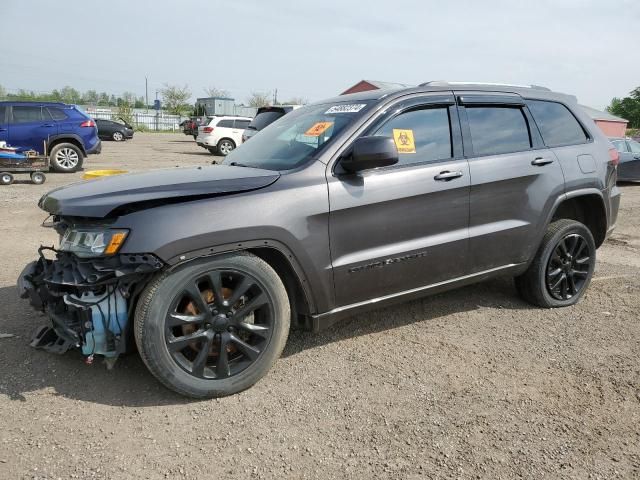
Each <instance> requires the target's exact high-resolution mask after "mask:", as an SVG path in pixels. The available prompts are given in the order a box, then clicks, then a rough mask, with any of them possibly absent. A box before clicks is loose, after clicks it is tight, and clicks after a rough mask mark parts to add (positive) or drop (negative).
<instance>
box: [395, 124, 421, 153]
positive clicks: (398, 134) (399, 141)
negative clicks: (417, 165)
mask: <svg viewBox="0 0 640 480" xmlns="http://www.w3.org/2000/svg"><path fill="white" fill-rule="evenodd" d="M393 141H394V142H396V148H397V149H398V153H416V144H415V142H414V140H413V130H400V129H398V128H394V129H393Z"/></svg>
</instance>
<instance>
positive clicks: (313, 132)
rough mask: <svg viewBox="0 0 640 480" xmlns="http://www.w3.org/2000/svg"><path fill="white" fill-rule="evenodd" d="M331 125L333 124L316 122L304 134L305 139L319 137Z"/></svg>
mask: <svg viewBox="0 0 640 480" xmlns="http://www.w3.org/2000/svg"><path fill="white" fill-rule="evenodd" d="M331 125H333V122H317V123H315V124H314V125H313V126H312V127H311V128H310V129H309V130H307V131H306V132H304V134H305V135H306V136H307V137H319V136H320V135H322V134H323V133H324V132H326V131H327V130H329V128H331Z"/></svg>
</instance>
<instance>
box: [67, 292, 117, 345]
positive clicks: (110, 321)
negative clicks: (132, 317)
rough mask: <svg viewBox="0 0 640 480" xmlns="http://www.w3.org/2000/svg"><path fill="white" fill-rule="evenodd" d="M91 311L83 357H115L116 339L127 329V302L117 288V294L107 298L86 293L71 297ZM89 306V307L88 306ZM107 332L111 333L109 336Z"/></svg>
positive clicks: (86, 327) (86, 328)
mask: <svg viewBox="0 0 640 480" xmlns="http://www.w3.org/2000/svg"><path fill="white" fill-rule="evenodd" d="M69 297H71V299H72V303H75V302H73V300H79V303H80V302H81V303H83V304H84V305H86V306H87V308H89V309H91V325H85V330H86V332H87V333H86V334H85V342H84V344H83V345H82V353H83V355H87V356H88V355H104V356H105V357H115V356H117V355H118V353H117V351H116V343H115V337H116V336H120V334H121V333H122V332H123V331H124V330H125V329H126V327H127V321H128V319H127V301H126V300H125V298H124V297H123V296H122V294H121V293H120V291H119V290H118V289H117V288H116V289H115V292H114V293H112V294H110V295H108V296H107V297H106V298H105V294H102V295H94V294H93V293H89V292H86V293H84V294H82V296H76V295H69ZM87 304H88V305H87ZM107 332H111V334H108V333H107Z"/></svg>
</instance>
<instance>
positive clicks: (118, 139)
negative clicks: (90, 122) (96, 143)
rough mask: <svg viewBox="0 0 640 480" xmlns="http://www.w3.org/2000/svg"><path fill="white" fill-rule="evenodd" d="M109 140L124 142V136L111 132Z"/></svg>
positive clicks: (120, 133)
mask: <svg viewBox="0 0 640 480" xmlns="http://www.w3.org/2000/svg"><path fill="white" fill-rule="evenodd" d="M111 138H112V139H113V141H114V142H124V135H123V134H122V132H113V134H112V135H111Z"/></svg>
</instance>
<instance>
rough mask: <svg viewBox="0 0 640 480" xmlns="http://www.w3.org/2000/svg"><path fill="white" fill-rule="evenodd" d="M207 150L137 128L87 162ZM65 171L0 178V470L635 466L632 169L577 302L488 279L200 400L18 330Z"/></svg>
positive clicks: (130, 164)
mask: <svg viewBox="0 0 640 480" xmlns="http://www.w3.org/2000/svg"><path fill="white" fill-rule="evenodd" d="M211 160H212V157H211V155H210V154H209V153H208V152H206V151H204V150H202V149H200V148H198V147H197V146H196V145H195V143H194V142H193V141H192V140H191V139H190V138H188V137H185V136H184V135H178V134H176V135H153V134H146V135H137V136H136V138H135V139H134V140H133V141H131V142H127V143H126V144H116V143H112V142H105V144H104V149H103V153H102V155H100V156H92V157H90V158H89V161H88V164H87V167H88V168H91V169H93V168H114V167H122V168H125V169H127V170H131V171H134V170H145V169H150V168H158V167H173V166H175V165H200V164H202V165H205V164H207V163H209V162H210V161H211ZM80 176H81V174H75V175H53V174H52V175H50V176H49V180H48V181H47V183H45V184H44V185H42V186H34V185H31V184H27V183H24V184H15V185H12V186H10V187H2V188H0V202H1V204H2V211H1V213H0V219H1V225H2V232H3V234H2V237H1V238H2V245H3V246H4V247H5V251H4V260H3V262H2V269H1V270H0V302H1V303H0V305H2V306H1V307H0V308H1V310H0V333H3V334H13V335H14V336H13V337H9V338H0V422H1V423H0V478H2V479H13V478H80V479H87V478H109V479H111V478H115V479H130V478H149V479H156V478H295V479H299V478H367V479H370V478H374V477H377V478H402V479H404V478H422V477H424V478H463V479H466V478H489V479H497V478H518V477H523V478H532V479H539V478H542V477H544V478H575V479H586V478H602V479H610V478H625V479H628V478H640V428H639V427H638V425H640V316H639V314H638V312H639V311H640V213H639V212H640V184H639V185H625V186H622V189H623V192H624V197H623V202H622V209H621V212H620V217H619V224H618V229H617V231H616V233H615V234H614V236H613V237H612V238H611V239H610V240H609V241H608V242H607V243H606V244H605V245H604V246H603V247H602V248H601V249H600V250H599V252H598V254H599V262H598V266H597V271H596V277H595V279H594V281H593V283H592V285H591V287H590V289H589V292H588V294H587V296H586V297H585V298H584V299H583V301H582V302H581V303H580V304H579V305H578V306H576V307H573V308H569V309H563V310H538V309H534V308H531V307H529V306H528V305H526V304H525V303H523V302H522V301H520V300H519V299H518V298H517V297H516V294H515V289H514V287H513V285H512V283H511V281H510V280H508V279H505V280H495V281H491V282H488V283H485V284H481V285H477V286H473V287H468V288H465V289H463V290H458V291H455V292H450V293H446V294H442V295H438V296H435V297H431V298H426V299H424V300H420V301H415V302H412V303H407V304H405V305H401V306H399V307H394V308H387V309H382V310H377V311H375V312H372V313H370V314H366V315H360V316H358V317H354V318H352V319H349V320H346V321H345V322H343V323H341V324H339V325H338V326H336V327H335V328H334V329H332V330H331V331H328V332H326V333H323V334H321V335H316V336H314V335H312V334H305V333H297V332H296V333H294V334H292V335H291V336H290V339H289V342H288V345H287V347H286V349H285V353H284V355H283V357H282V358H281V359H280V360H279V361H278V362H277V364H276V366H275V368H274V370H272V372H271V373H270V374H269V375H268V376H267V377H266V378H265V379H264V380H262V381H261V382H260V383H259V384H258V385H256V386H255V387H254V388H251V389H250V390H248V391H246V392H244V393H241V394H239V395H236V396H232V397H228V398H224V399H220V400H212V401H203V402H202V401H201V402H196V401H189V400H185V399H183V398H181V397H179V396H177V395H175V394H173V393H171V392H169V391H167V390H166V389H164V388H163V387H162V386H160V385H159V384H158V383H157V382H156V381H155V379H154V378H153V377H152V376H151V375H150V374H149V373H148V372H147V370H146V369H145V367H144V365H143V364H142V362H141V361H140V359H139V358H138V357H137V355H131V356H128V357H126V358H124V359H122V360H121V361H119V363H118V364H117V365H116V368H115V369H114V370H112V371H107V370H106V369H105V368H104V367H103V365H101V364H100V363H99V362H96V364H94V365H93V366H86V365H84V364H83V362H82V359H81V356H80V355H79V354H78V353H74V352H72V353H68V354H66V355H64V356H55V355H51V354H48V353H44V352H40V351H35V350H33V349H31V348H29V347H28V345H27V343H28V339H29V336H30V334H31V332H32V331H33V329H34V328H35V327H36V326H38V325H39V324H41V323H42V322H43V320H44V319H43V318H42V317H40V316H39V315H37V314H35V313H33V312H32V311H31V310H30V309H29V308H28V306H27V303H26V301H23V300H19V299H18V298H17V297H16V290H15V287H14V283H15V280H16V277H17V275H18V273H19V271H20V270H21V269H22V267H23V265H24V264H25V263H27V262H28V261H30V260H32V259H33V258H34V255H35V252H36V248H37V247H38V246H39V245H40V244H41V243H46V244H51V243H52V242H53V241H54V240H55V239H54V238H53V235H52V232H51V231H49V230H47V229H43V228H40V227H39V224H40V222H41V221H42V220H43V219H44V215H43V212H41V211H40V210H39V209H38V208H37V206H36V202H37V200H38V198H39V197H40V196H41V195H42V194H43V193H44V192H46V191H47V190H49V189H51V188H53V187H55V186H59V185H63V184H67V183H70V182H72V181H77V180H79V179H80Z"/></svg>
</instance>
